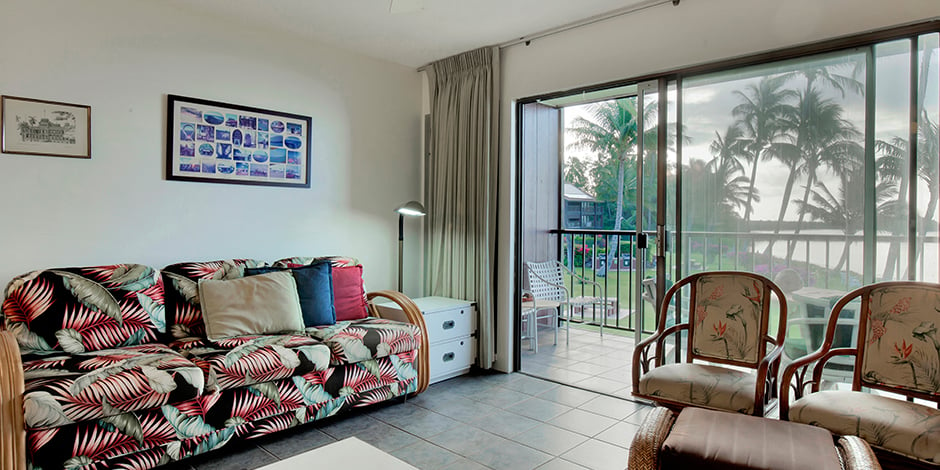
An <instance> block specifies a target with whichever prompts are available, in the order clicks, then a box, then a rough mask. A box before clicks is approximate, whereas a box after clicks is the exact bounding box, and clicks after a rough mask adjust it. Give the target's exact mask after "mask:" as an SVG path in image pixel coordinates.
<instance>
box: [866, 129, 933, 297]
mask: <svg viewBox="0 0 940 470" xmlns="http://www.w3.org/2000/svg"><path fill="white" fill-rule="evenodd" d="M919 124H920V125H918V126H917V176H918V177H919V178H920V179H921V181H923V182H924V186H926V187H927V191H928V195H929V199H928V202H927V208H926V209H925V211H924V218H923V220H921V221H920V223H918V224H917V226H918V228H917V234H918V240H923V239H924V237H925V235H926V233H927V226H928V225H930V224H936V222H937V221H935V220H933V217H934V215H935V214H936V211H937V205H938V202H940V174H938V161H937V155H938V153H940V126H938V123H935V122H933V121H931V120H930V116H929V115H928V114H927V112H926V111H924V112H923V113H922V114H921V119H920V123H919ZM908 148H909V147H908V141H907V139H906V138H902V137H895V138H893V139H891V140H890V141H882V140H879V141H878V142H876V143H875V149H876V150H877V151H878V153H880V154H881V155H882V157H880V158H879V159H878V162H879V165H878V170H879V171H878V173H879V175H881V176H883V177H884V178H886V179H887V180H889V181H891V182H892V183H895V184H897V185H898V191H897V203H898V204H899V206H900V207H906V206H907V197H908V178H907V174H906V172H907V168H908V167H907V165H906V164H905V162H906V161H907V159H908V158H909V157H908V155H909V150H908ZM900 207H899V211H898V213H900V214H904V213H906V212H904V211H902V210H900ZM893 225H894V226H898V225H897V224H893ZM895 234H896V235H899V234H898V233H895ZM921 253H922V244H921V243H918V244H917V256H918V257H919V256H920V255H921ZM898 256H900V244H899V243H897V242H892V243H891V246H890V247H889V249H888V254H887V256H886V264H885V270H884V272H883V273H882V279H892V278H895V277H897V278H907V277H908V274H907V273H900V272H898V273H895V272H894V268H895V266H896V265H897V259H898ZM895 275H897V276H895Z"/></svg>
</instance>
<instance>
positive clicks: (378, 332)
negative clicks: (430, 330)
mask: <svg viewBox="0 0 940 470" xmlns="http://www.w3.org/2000/svg"><path fill="white" fill-rule="evenodd" d="M306 333H307V334H308V335H310V336H311V337H313V338H316V339H318V340H320V341H323V343H325V344H326V345H327V346H329V347H330V350H331V352H332V356H331V358H330V364H332V365H340V364H355V363H357V362H362V361H367V360H369V359H378V358H382V357H387V356H389V355H392V354H398V353H403V352H406V351H414V350H417V349H419V348H420V347H421V329H420V328H419V327H417V326H415V325H412V324H410V323H402V322H397V321H393V320H385V319H381V318H364V319H361V320H354V321H341V322H337V323H336V324H335V325H331V326H329V327H319V328H307V330H306Z"/></svg>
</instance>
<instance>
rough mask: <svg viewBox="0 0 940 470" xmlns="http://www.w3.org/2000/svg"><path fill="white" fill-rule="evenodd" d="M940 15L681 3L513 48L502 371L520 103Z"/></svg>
mask: <svg viewBox="0 0 940 470" xmlns="http://www.w3.org/2000/svg"><path fill="white" fill-rule="evenodd" d="M937 15H940V3H938V2H937V0H894V1H884V0H788V1H779V0H682V1H681V3H680V4H679V6H677V7H673V6H672V5H669V4H667V5H663V6H658V7H654V8H650V9H647V10H644V11H642V12H638V13H634V14H630V15H626V16H622V17H619V18H616V19H611V20H607V21H604V22H600V23H596V24H593V25H590V26H585V27H582V28H576V29H572V30H569V31H566V32H564V33H560V34H556V35H553V36H549V37H546V38H543V39H538V40H535V41H532V43H531V44H530V45H529V46H525V45H518V46H512V47H509V48H506V49H504V50H503V51H502V74H503V75H502V94H503V96H502V112H501V119H502V134H501V136H500V137H501V139H502V150H501V166H500V195H501V197H500V214H499V224H500V233H499V243H500V247H506V248H507V249H506V250H501V251H500V252H501V253H502V254H503V255H502V256H501V259H500V260H499V267H498V269H499V279H500V280H501V282H500V290H499V292H498V293H497V299H498V301H499V305H498V309H497V317H498V320H497V321H498V323H499V326H498V330H499V332H500V338H498V341H497V350H498V358H497V362H496V366H497V368H499V369H500V370H504V371H505V370H509V369H510V367H511V365H512V357H511V352H512V337H513V334H514V332H513V331H512V320H511V318H512V303H513V291H512V279H513V277H512V276H513V273H512V259H513V257H514V256H515V253H514V252H513V251H512V249H513V233H514V230H515V227H514V226H513V223H514V222H515V220H514V217H513V208H514V207H515V192H514V191H515V188H514V187H513V181H515V174H514V162H515V159H516V156H515V155H514V152H513V149H514V148H515V135H514V129H515V125H516V123H515V121H514V119H515V116H514V109H515V102H516V100H519V99H521V98H525V97H530V96H535V95H539V94H544V93H549V92H555V91H563V90H568V89H572V88H578V87H583V86H587V85H592V84H598V83H606V82H610V81H614V80H621V79H629V78H632V77H639V76H642V75H646V74H650V73H654V72H660V71H668V70H675V69H678V68H681V67H684V66H688V65H693V64H700V63H707V62H712V61H716V60H719V59H724V58H731V57H736V56H742V55H748V54H753V53H757V52H763V51H768V50H773V49H780V48H783V47H788V46H793V45H797V44H803V43H807V42H814V41H819V40H823V39H829V38H834V37H838V36H844V35H846V34H852V33H859V32H863V31H867V30H872V29H879V28H883V27H887V26H893V25H898V24H904V23H909V22H912V21H915V20H918V19H928V18H933V17H936V16H937Z"/></svg>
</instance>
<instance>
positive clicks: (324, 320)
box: [245, 261, 336, 326]
mask: <svg viewBox="0 0 940 470" xmlns="http://www.w3.org/2000/svg"><path fill="white" fill-rule="evenodd" d="M282 270H290V273H291V275H292V276H294V281H295V282H296V283H297V296H298V297H299V298H300V311H301V312H302V313H303V317H304V326H325V325H332V324H334V323H336V309H335V308H333V272H332V266H331V265H330V263H329V262H325V261H324V262H317V263H314V264H311V265H308V266H300V267H295V268H283V267H278V266H272V267H266V268H245V275H246V276H253V275H257V274H264V273H269V272H274V271H282Z"/></svg>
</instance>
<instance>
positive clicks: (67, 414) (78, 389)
mask: <svg viewBox="0 0 940 470" xmlns="http://www.w3.org/2000/svg"><path fill="white" fill-rule="evenodd" d="M23 370H24V377H25V382H26V383H25V392H24V397H23V407H24V408H25V420H26V426H27V428H29V429H46V428H54V427H59V426H64V425H67V424H71V423H76V422H81V421H87V420H94V419H102V420H103V421H105V422H108V423H110V424H112V425H114V426H122V425H123V424H122V423H121V422H120V420H115V422H111V420H110V419H111V418H112V417H115V416H118V415H121V414H123V413H126V412H129V411H137V410H144V409H149V408H154V407H159V406H162V405H165V404H167V403H177V402H181V401H185V400H189V399H192V398H195V397H197V396H199V395H201V394H202V392H203V388H204V382H203V374H202V371H200V370H199V368H198V367H196V365H195V364H193V363H192V362H190V361H189V360H187V359H186V358H184V357H183V356H181V355H180V354H178V353H176V352H174V351H172V350H171V349H170V348H168V347H166V346H163V345H160V344H147V345H139V346H127V347H123V348H117V349H104V350H99V351H93V352H88V353H82V354H61V353H60V354H48V355H37V354H31V355H27V356H24V357H23Z"/></svg>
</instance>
